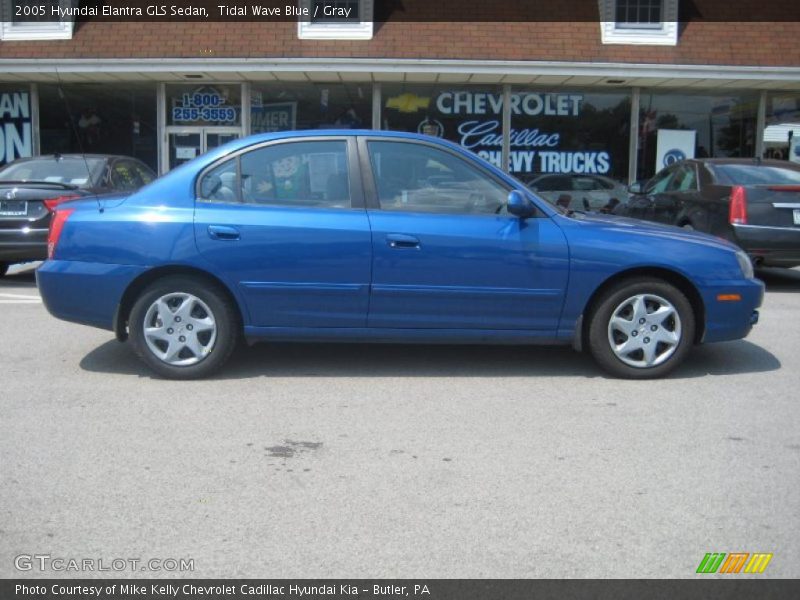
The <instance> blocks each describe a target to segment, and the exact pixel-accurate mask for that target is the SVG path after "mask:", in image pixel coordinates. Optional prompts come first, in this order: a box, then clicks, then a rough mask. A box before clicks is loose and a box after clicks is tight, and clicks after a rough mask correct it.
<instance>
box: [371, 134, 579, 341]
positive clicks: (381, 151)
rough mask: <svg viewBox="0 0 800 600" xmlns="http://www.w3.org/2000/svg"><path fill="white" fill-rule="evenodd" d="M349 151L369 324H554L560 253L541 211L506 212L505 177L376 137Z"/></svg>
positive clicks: (538, 327)
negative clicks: (360, 185)
mask: <svg viewBox="0 0 800 600" xmlns="http://www.w3.org/2000/svg"><path fill="white" fill-rule="evenodd" d="M359 149H360V154H361V160H362V172H363V173H364V174H365V188H366V189H367V190H368V192H367V194H368V199H369V203H368V214H369V218H370V223H371V226H372V234H373V237H372V247H373V260H372V296H371V300H370V310H369V319H368V324H369V326H370V327H380V328H418V329H465V330H476V329H479V330H480V329H485V330H489V329H494V330H501V329H509V330H527V331H538V332H555V330H556V328H557V325H558V318H559V315H560V312H561V307H562V304H563V299H564V291H565V288H566V283H567V274H568V262H569V261H568V249H567V243H566V239H565V237H564V235H563V233H562V232H561V230H560V229H559V228H558V226H557V225H556V224H555V223H554V222H553V221H552V220H551V219H550V218H548V217H546V216H544V215H542V216H541V218H530V219H526V220H522V219H519V218H518V217H516V216H513V215H510V214H508V213H507V212H506V210H505V207H506V202H507V197H508V191H509V188H508V186H507V184H505V183H504V182H502V181H501V180H498V179H496V178H495V177H494V176H493V175H492V174H491V173H490V172H489V171H485V170H483V169H482V168H481V167H480V166H479V165H478V164H477V163H475V162H473V161H469V160H467V159H466V158H464V157H463V156H461V155H460V154H459V153H457V152H455V151H450V150H447V149H444V148H441V147H439V146H436V145H433V144H427V143H424V142H419V141H413V140H400V139H385V138H384V139H380V138H374V139H373V138H359Z"/></svg>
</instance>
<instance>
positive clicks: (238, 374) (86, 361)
mask: <svg viewBox="0 0 800 600" xmlns="http://www.w3.org/2000/svg"><path fill="white" fill-rule="evenodd" d="M80 366H81V368H82V369H84V370H86V371H92V372H97V373H114V374H120V375H138V376H140V377H148V378H158V377H157V376H156V375H154V374H153V373H152V372H151V371H150V370H149V369H148V368H147V367H146V366H145V365H144V364H143V363H142V362H141V361H139V359H138V358H136V356H135V355H134V353H133V351H132V349H131V348H130V347H129V346H128V344H120V343H119V342H117V341H109V342H107V343H105V344H103V345H101V346H99V347H97V348H95V349H94V350H92V351H91V352H89V353H88V354H87V355H86V356H84V358H83V359H82V360H81V362H80ZM780 367H781V363H780V361H779V360H778V359H777V358H776V357H775V356H774V355H772V354H771V353H770V352H768V351H767V350H764V349H763V348H761V347H760V346H757V345H755V344H752V343H750V342H748V341H744V340H739V341H736V342H726V343H723V344H712V345H709V346H701V347H699V348H695V349H694V350H693V353H692V355H691V357H690V360H689V361H687V362H686V363H685V364H684V365H683V366H682V367H681V368H679V369H678V370H677V371H676V372H675V373H674V374H672V375H671V376H670V378H671V379H689V378H694V377H704V376H707V375H727V374H735V373H760V372H764V371H774V370H777V369H779V368H780ZM536 376H547V377H556V376H563V377H585V378H595V377H600V378H604V379H605V378H611V377H610V376H609V375H607V374H606V373H605V372H603V371H601V370H600V369H599V368H598V367H597V365H596V364H595V363H594V361H593V360H592V359H591V357H589V356H588V355H587V354H585V353H584V354H580V353H577V352H575V351H574V350H572V348H570V347H566V346H557V347H545V346H451V345H408V344H397V345H390V344H312V343H305V344H299V343H298V344H295V343H273V344H266V343H262V344H256V345H255V346H252V347H241V348H238V349H237V350H236V352H235V353H234V355H233V356H232V357H231V359H230V361H229V362H228V363H227V364H226V365H225V367H224V368H223V369H222V371H220V372H219V373H218V374H217V375H216V376H214V377H213V378H212V379H218V380H229V379H252V378H257V377H536Z"/></svg>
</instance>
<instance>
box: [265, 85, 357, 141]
mask: <svg viewBox="0 0 800 600" xmlns="http://www.w3.org/2000/svg"><path fill="white" fill-rule="evenodd" d="M371 123H372V85H371V84H369V83H355V82H353V83H310V82H307V83H291V82H283V81H279V82H276V83H267V84H253V86H252V87H251V89H250V129H251V132H252V133H268V132H273V131H291V130H293V129H364V128H366V127H369V126H370V125H371Z"/></svg>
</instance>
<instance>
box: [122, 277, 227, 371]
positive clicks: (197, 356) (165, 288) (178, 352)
mask: <svg viewBox="0 0 800 600" xmlns="http://www.w3.org/2000/svg"><path fill="white" fill-rule="evenodd" d="M128 327H129V333H130V339H131V343H132V344H133V348H134V350H135V352H136V354H137V355H139V357H140V358H141V359H142V360H143V361H144V362H145V363H146V364H147V365H148V366H149V367H150V368H151V369H152V370H153V371H155V372H156V373H158V374H159V375H162V376H163V377H167V378H169V379H196V378H199V377H206V376H208V375H211V374H212V373H214V372H215V371H217V370H218V369H219V368H220V367H222V365H223V364H224V363H225V361H227V360H228V358H229V357H230V355H231V353H232V352H233V349H234V348H235V347H236V342H237V340H238V337H239V329H240V325H239V318H238V312H237V310H236V308H235V306H233V304H232V302H231V301H230V300H229V299H228V298H227V296H226V295H225V294H224V293H223V292H222V291H221V290H219V289H218V288H217V287H216V286H214V285H213V284H209V283H207V282H205V281H202V280H200V279H195V278H193V277H185V276H175V277H169V278H165V279H161V280H158V281H156V282H154V283H153V284H151V285H150V286H149V287H148V288H146V289H145V290H144V292H142V293H141V294H140V295H139V297H138V298H137V300H136V302H135V303H134V305H133V308H132V309H131V314H130V319H129V324H128Z"/></svg>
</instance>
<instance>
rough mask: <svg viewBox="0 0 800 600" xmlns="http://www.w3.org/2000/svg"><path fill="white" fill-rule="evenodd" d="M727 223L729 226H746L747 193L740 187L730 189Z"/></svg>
mask: <svg viewBox="0 0 800 600" xmlns="http://www.w3.org/2000/svg"><path fill="white" fill-rule="evenodd" d="M728 221H729V222H730V224H731V225H747V192H746V191H745V189H744V188H743V187H742V186H741V185H735V186H733V187H732V188H731V204H730V209H729V213H728Z"/></svg>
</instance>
